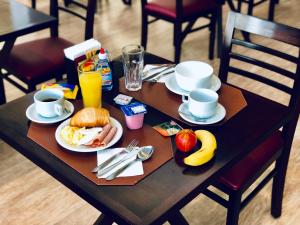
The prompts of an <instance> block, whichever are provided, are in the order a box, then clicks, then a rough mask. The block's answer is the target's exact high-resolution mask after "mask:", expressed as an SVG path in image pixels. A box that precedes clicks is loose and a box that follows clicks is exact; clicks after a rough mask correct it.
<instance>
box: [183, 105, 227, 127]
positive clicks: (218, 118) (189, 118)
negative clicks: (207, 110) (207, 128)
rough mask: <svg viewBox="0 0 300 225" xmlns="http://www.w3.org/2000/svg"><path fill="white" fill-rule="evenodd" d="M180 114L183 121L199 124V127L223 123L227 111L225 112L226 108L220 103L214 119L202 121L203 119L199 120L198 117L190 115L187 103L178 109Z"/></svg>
mask: <svg viewBox="0 0 300 225" xmlns="http://www.w3.org/2000/svg"><path fill="white" fill-rule="evenodd" d="M178 113H179V115H180V117H181V118H182V119H184V120H186V121H188V122H190V123H194V124H199V125H208V124H213V123H217V122H219V121H221V120H222V119H224V117H225V115H226V110H225V108H224V106H222V105H221V104H220V103H218V105H217V111H216V114H215V115H213V116H212V117H209V118H205V119H204V118H203V119H201V118H197V117H195V116H193V115H192V114H191V113H190V111H189V110H188V105H187V103H182V104H181V105H180V106H179V108H178Z"/></svg>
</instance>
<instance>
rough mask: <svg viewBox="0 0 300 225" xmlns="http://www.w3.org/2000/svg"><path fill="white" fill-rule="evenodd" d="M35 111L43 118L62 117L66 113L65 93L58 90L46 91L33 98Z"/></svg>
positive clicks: (41, 91) (37, 93) (36, 94)
mask: <svg viewBox="0 0 300 225" xmlns="http://www.w3.org/2000/svg"><path fill="white" fill-rule="evenodd" d="M33 98H34V102H35V109H36V111H37V113H38V114H40V115H41V116H43V117H54V116H61V115H62V114H63V113H64V104H65V99H64V92H63V91H61V90H57V89H46V90H40V91H38V92H36V93H35V94H34V96H33Z"/></svg>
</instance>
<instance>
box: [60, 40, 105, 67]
mask: <svg viewBox="0 0 300 225" xmlns="http://www.w3.org/2000/svg"><path fill="white" fill-rule="evenodd" d="M100 48H101V43H100V42H99V41H97V40H95V39H93V38H92V39H89V40H87V41H84V42H81V43H79V44H77V45H73V46H71V47H69V48H66V49H64V53H65V56H66V57H67V58H68V59H70V60H72V61H74V60H75V59H76V58H79V57H80V56H82V55H85V53H86V52H88V51H91V50H94V49H100Z"/></svg>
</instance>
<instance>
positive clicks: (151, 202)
mask: <svg viewBox="0 0 300 225" xmlns="http://www.w3.org/2000/svg"><path fill="white" fill-rule="evenodd" d="M145 61H146V63H165V62H167V61H166V60H163V59H161V58H159V57H156V56H153V55H149V54H146V55H145ZM113 71H114V81H117V80H118V77H119V76H122V74H123V72H122V63H121V62H120V61H118V60H117V61H115V62H114V63H113ZM114 85H115V86H114V91H113V92H111V93H109V94H105V95H104V99H105V101H107V102H111V101H112V98H113V97H114V96H115V95H116V94H117V93H118V88H117V82H115V83H114ZM243 94H244V97H245V98H246V100H247V103H248V105H247V107H246V108H244V109H243V110H242V111H241V112H239V113H238V114H237V115H236V116H235V117H233V118H232V119H231V120H229V121H228V122H227V123H225V124H224V125H222V126H221V127H215V128H214V127H209V130H211V131H212V132H213V133H214V134H215V135H216V138H217V141H218V149H217V154H216V157H215V159H214V160H213V161H212V162H211V163H209V164H208V165H206V166H203V167H198V168H190V167H185V166H182V165H181V164H180V163H179V164H178V163H177V161H176V158H177V157H176V156H177V154H175V158H174V159H172V160H170V161H169V162H167V163H166V164H164V165H163V166H162V167H161V168H159V169H158V170H156V171H155V172H154V173H152V174H151V175H149V176H148V177H146V178H145V179H144V180H142V181H141V182H139V183H138V184H136V185H134V186H106V187H99V186H97V185H95V184H93V183H92V182H90V181H89V180H87V179H86V178H85V177H83V176H81V175H80V174H79V173H77V172H76V171H75V170H73V169H72V168H70V167H69V166H67V165H66V164H65V163H64V162H62V161H61V160H60V159H58V158H56V157H55V156H53V155H52V154H51V153H49V152H48V151H46V150H45V149H43V148H42V147H40V146H39V145H37V144H36V143H34V142H33V141H31V140H30V139H28V138H27V130H28V125H29V123H30V122H29V121H28V120H27V118H26V116H25V110H26V108H27V107H28V106H29V105H30V104H31V103H32V102H33V99H32V94H29V95H27V96H25V97H22V98H20V99H17V100H15V101H12V102H10V103H8V104H6V105H3V106H1V107H0V137H1V138H2V139H3V140H4V141H5V142H7V143H8V144H10V145H11V146H12V147H14V148H15V149H16V150H17V151H19V152H20V153H22V154H23V155H25V156H26V157H27V158H29V159H30V160H31V161H33V162H34V163H36V164H37V165H38V166H39V167H41V168H42V169H44V170H45V171H47V172H48V173H49V174H51V175H52V176H53V177H55V178H56V179H57V180H59V181H60V182H61V183H63V184H64V185H65V186H66V187H68V188H70V189H71V190H72V191H74V192H75V193H77V194H78V195H79V196H81V197H82V198H83V199H85V200H86V201H87V202H89V203H90V204H92V205H93V206H94V207H96V208H97V209H99V210H100V211H101V212H102V213H104V214H106V215H107V216H108V217H106V218H103V217H101V218H100V219H99V221H98V222H99V223H100V222H101V221H102V222H103V224H104V222H107V221H109V219H110V218H113V220H114V221H116V222H117V223H118V224H136V225H137V224H143V225H147V224H159V223H162V222H164V221H166V220H169V221H170V222H171V223H172V224H184V222H183V221H184V220H183V218H182V217H181V214H179V213H178V212H179V210H180V209H181V208H182V207H183V206H184V205H186V204H187V203H188V202H190V201H191V200H192V199H193V198H194V197H196V196H197V195H198V194H199V193H201V191H202V190H203V189H204V188H205V187H207V186H208V185H210V184H211V183H212V182H214V181H215V180H216V179H217V178H218V177H219V176H220V175H221V174H222V173H224V172H225V171H226V170H227V169H228V168H229V167H231V166H232V165H233V164H234V163H235V162H237V161H238V160H239V159H240V158H242V157H244V156H245V155H246V154H247V153H249V151H251V149H253V148H254V147H255V146H257V145H258V144H259V143H260V142H262V141H263V140H265V139H266V138H267V137H268V136H269V135H270V134H271V133H272V132H273V131H275V130H277V129H279V128H280V127H281V126H282V125H283V124H284V123H285V122H286V121H287V120H288V119H289V116H290V115H289V112H288V111H287V108H286V107H285V106H283V105H280V104H278V103H276V102H273V101H270V100H267V99H265V98H263V97H259V96H257V95H255V94H252V93H249V92H246V91H243ZM148 109H149V111H148V113H147V115H146V117H145V122H146V123H148V124H150V125H154V124H157V123H160V122H162V121H166V120H168V119H170V118H168V117H167V116H166V115H164V114H162V113H160V112H158V111H157V110H155V109H152V108H150V107H149V108H148ZM274 112H276V113H274ZM199 128H205V129H207V127H199ZM173 144H174V143H173ZM174 149H175V148H174ZM29 182H30V181H29ZM24 210H26V209H24ZM108 218H109V219H108Z"/></svg>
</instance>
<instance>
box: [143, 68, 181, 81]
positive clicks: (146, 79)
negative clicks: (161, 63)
mask: <svg viewBox="0 0 300 225" xmlns="http://www.w3.org/2000/svg"><path fill="white" fill-rule="evenodd" d="M174 66H175V65H171V66H168V67H167V68H165V69H163V70H161V71H160V72H157V73H154V74H152V75H150V76H149V77H146V78H144V79H143V81H148V80H151V79H153V78H154V77H156V76H157V75H160V74H161V73H162V72H165V71H167V70H169V69H171V68H173V67H174Z"/></svg>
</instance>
